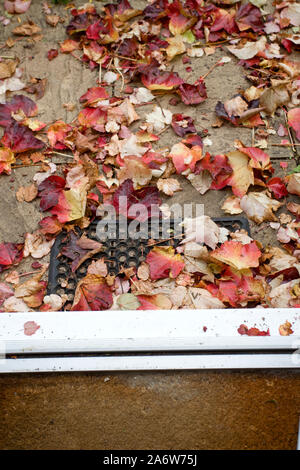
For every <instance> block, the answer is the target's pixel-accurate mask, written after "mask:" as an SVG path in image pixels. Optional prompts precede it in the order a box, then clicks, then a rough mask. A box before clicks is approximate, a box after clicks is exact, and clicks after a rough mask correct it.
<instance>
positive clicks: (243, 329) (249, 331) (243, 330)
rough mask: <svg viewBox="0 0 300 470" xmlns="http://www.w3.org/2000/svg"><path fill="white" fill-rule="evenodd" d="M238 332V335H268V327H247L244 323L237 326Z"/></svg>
mask: <svg viewBox="0 0 300 470" xmlns="http://www.w3.org/2000/svg"><path fill="white" fill-rule="evenodd" d="M238 333H239V334H240V335H247V336H270V330H269V329H267V331H261V330H259V329H258V328H248V327H247V326H246V325H244V324H242V325H240V326H239V328H238Z"/></svg>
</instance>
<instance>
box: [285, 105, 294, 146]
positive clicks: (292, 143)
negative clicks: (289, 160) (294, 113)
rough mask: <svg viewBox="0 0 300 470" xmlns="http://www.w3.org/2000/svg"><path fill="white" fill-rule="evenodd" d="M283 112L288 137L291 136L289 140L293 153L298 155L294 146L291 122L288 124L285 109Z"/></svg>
mask: <svg viewBox="0 0 300 470" xmlns="http://www.w3.org/2000/svg"><path fill="white" fill-rule="evenodd" d="M282 109H283V108H282ZM283 112H284V119H285V124H286V128H287V131H288V136H289V139H290V144H291V147H292V150H293V152H294V153H296V149H295V147H294V145H295V144H294V140H293V137H292V134H291V130H290V125H289V122H288V118H287V115H286V111H285V109H283Z"/></svg>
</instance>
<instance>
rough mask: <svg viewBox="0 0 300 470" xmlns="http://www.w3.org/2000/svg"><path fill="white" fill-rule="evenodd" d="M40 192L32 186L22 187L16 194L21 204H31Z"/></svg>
mask: <svg viewBox="0 0 300 470" xmlns="http://www.w3.org/2000/svg"><path fill="white" fill-rule="evenodd" d="M37 193H38V190H37V187H36V186H35V184H31V185H30V186H21V187H20V188H19V189H18V191H17V192H16V198H17V200H18V201H19V202H24V201H25V202H31V201H33V200H34V199H35V198H36V196H37Z"/></svg>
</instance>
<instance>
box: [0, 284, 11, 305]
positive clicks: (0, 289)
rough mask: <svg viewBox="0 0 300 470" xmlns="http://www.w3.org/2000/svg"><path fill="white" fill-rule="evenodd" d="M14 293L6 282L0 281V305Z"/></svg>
mask: <svg viewBox="0 0 300 470" xmlns="http://www.w3.org/2000/svg"><path fill="white" fill-rule="evenodd" d="M12 295H14V291H13V289H12V288H11V287H9V286H8V285H7V284H5V283H4V282H0V307H1V305H2V304H3V302H4V301H5V300H6V299H8V298H9V297H11V296H12Z"/></svg>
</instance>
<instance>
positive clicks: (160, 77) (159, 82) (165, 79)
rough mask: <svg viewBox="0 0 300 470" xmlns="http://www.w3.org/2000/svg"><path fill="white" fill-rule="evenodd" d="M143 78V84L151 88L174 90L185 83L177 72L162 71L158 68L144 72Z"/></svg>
mask: <svg viewBox="0 0 300 470" xmlns="http://www.w3.org/2000/svg"><path fill="white" fill-rule="evenodd" d="M141 80H142V83H143V85H145V87H147V88H149V90H165V91H168V90H173V89H174V88H176V87H178V86H179V85H181V84H183V83H184V81H183V80H182V78H180V77H179V75H178V74H177V73H176V72H164V73H162V72H161V71H160V70H158V69H154V70H152V71H149V72H148V73H146V74H142V76H141Z"/></svg>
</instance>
